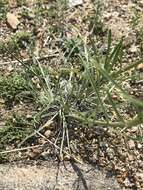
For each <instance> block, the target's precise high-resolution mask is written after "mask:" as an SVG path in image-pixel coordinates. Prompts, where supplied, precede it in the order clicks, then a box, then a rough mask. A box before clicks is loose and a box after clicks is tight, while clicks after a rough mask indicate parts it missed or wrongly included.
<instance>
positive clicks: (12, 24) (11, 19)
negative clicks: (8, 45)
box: [6, 13, 20, 30]
mask: <svg viewBox="0 0 143 190" xmlns="http://www.w3.org/2000/svg"><path fill="white" fill-rule="evenodd" d="M6 18H7V23H8V24H9V25H10V27H11V28H12V29H14V30H15V29H17V26H18V25H19V23H20V22H19V20H18V18H17V17H16V16H15V15H14V14H12V13H7V15H6Z"/></svg>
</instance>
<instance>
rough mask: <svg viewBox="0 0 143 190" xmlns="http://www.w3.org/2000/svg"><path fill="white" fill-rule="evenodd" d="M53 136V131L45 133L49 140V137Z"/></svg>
mask: <svg viewBox="0 0 143 190" xmlns="http://www.w3.org/2000/svg"><path fill="white" fill-rule="evenodd" d="M51 134H52V131H51V130H47V131H46V132H45V133H44V135H45V136H46V137H47V138H49V137H50V136H51Z"/></svg>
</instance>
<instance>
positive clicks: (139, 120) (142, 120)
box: [70, 114, 143, 128]
mask: <svg viewBox="0 0 143 190" xmlns="http://www.w3.org/2000/svg"><path fill="white" fill-rule="evenodd" d="M70 117H72V118H74V119H76V120H78V121H80V122H83V123H85V124H92V125H102V126H105V127H107V126H110V127H127V128H131V127H133V126H136V125H139V124H142V123H143V114H142V117H141V116H138V115H137V116H135V117H134V118H133V119H129V120H127V121H126V122H124V123H123V122H108V123H107V122H106V121H101V120H94V119H89V118H85V117H82V116H79V115H76V114H72V115H70Z"/></svg>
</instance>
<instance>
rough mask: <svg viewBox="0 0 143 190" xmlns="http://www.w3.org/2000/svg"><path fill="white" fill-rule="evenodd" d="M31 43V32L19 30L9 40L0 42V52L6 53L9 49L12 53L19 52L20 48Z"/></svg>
mask: <svg viewBox="0 0 143 190" xmlns="http://www.w3.org/2000/svg"><path fill="white" fill-rule="evenodd" d="M31 43H32V37H31V34H30V33H29V32H26V31H19V32H17V33H15V34H14V35H13V36H11V37H10V39H9V40H7V41H1V42H0V52H2V53H5V52H7V50H8V51H9V52H11V53H19V51H20V49H23V48H24V49H25V48H27V47H29V46H30V44H31Z"/></svg>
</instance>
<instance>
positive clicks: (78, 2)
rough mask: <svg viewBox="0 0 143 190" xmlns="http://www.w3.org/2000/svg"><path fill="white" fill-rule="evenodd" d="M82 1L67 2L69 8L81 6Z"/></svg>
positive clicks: (70, 0) (72, 0)
mask: <svg viewBox="0 0 143 190" xmlns="http://www.w3.org/2000/svg"><path fill="white" fill-rule="evenodd" d="M82 4H83V0H69V2H68V5H69V7H75V6H77V5H82Z"/></svg>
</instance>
